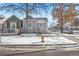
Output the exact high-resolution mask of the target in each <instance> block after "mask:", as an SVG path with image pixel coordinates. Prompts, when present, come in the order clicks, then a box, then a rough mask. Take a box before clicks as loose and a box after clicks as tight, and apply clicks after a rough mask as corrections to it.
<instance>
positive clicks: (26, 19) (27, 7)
mask: <svg viewBox="0 0 79 59" xmlns="http://www.w3.org/2000/svg"><path fill="white" fill-rule="evenodd" d="M26 26H27V29H26V33H28V3H26Z"/></svg>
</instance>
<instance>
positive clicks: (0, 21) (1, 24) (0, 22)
mask: <svg viewBox="0 0 79 59" xmlns="http://www.w3.org/2000/svg"><path fill="white" fill-rule="evenodd" d="M3 19H4V18H0V32H2V31H3V30H4V28H3V27H4V26H3V25H4V20H3Z"/></svg>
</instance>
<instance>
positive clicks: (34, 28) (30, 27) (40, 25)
mask: <svg viewBox="0 0 79 59" xmlns="http://www.w3.org/2000/svg"><path fill="white" fill-rule="evenodd" d="M27 23H28V24H27ZM23 28H24V29H26V32H28V33H39V32H41V33H47V29H48V21H47V18H33V17H31V16H28V22H27V21H26V18H25V19H24V20H23Z"/></svg>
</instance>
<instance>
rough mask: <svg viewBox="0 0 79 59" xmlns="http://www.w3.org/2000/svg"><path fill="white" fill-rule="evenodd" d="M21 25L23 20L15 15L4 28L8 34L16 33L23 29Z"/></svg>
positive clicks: (6, 22)
mask: <svg viewBox="0 0 79 59" xmlns="http://www.w3.org/2000/svg"><path fill="white" fill-rule="evenodd" d="M21 25H22V24H21V20H20V19H19V18H17V17H16V16H15V15H13V16H11V17H10V18H8V19H7V20H6V21H5V24H4V26H5V27H4V28H5V30H7V31H8V32H16V30H17V29H20V28H21ZM5 30H4V31H5Z"/></svg>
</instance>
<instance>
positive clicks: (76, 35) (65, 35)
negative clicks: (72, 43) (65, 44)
mask: <svg viewBox="0 0 79 59" xmlns="http://www.w3.org/2000/svg"><path fill="white" fill-rule="evenodd" d="M60 35H64V36H79V34H60Z"/></svg>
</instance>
